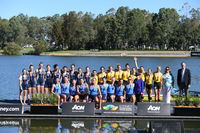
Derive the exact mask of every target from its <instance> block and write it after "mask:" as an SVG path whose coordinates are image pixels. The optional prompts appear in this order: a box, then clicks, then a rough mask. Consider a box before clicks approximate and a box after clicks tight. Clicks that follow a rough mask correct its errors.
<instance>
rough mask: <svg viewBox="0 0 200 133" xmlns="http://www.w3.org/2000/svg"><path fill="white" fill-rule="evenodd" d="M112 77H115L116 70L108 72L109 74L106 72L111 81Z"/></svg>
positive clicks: (108, 79)
mask: <svg viewBox="0 0 200 133" xmlns="http://www.w3.org/2000/svg"><path fill="white" fill-rule="evenodd" d="M112 77H115V71H110V72H107V74H106V79H107V81H109V82H111V81H112Z"/></svg>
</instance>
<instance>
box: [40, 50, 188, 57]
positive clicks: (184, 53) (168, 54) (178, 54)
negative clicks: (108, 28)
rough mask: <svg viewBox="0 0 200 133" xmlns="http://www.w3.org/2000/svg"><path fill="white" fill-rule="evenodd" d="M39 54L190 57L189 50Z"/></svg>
mask: <svg viewBox="0 0 200 133" xmlns="http://www.w3.org/2000/svg"><path fill="white" fill-rule="evenodd" d="M40 55H41V56H69V57H70V56H97V57H135V56H136V57H191V55H190V51H100V52H90V51H55V52H43V53H41V54H40Z"/></svg>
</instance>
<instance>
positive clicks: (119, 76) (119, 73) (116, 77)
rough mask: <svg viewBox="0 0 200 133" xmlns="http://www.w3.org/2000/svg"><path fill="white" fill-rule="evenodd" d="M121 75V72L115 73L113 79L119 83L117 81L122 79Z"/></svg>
mask: <svg viewBox="0 0 200 133" xmlns="http://www.w3.org/2000/svg"><path fill="white" fill-rule="evenodd" d="M122 74H123V71H122V70H121V71H116V72H115V79H116V81H119V79H122Z"/></svg>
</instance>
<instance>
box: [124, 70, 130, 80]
mask: <svg viewBox="0 0 200 133" xmlns="http://www.w3.org/2000/svg"><path fill="white" fill-rule="evenodd" d="M130 75H131V72H130V70H124V71H123V74H122V79H123V80H124V81H128V78H129V77H130Z"/></svg>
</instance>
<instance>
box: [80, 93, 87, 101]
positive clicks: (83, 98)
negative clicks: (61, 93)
mask: <svg viewBox="0 0 200 133" xmlns="http://www.w3.org/2000/svg"><path fill="white" fill-rule="evenodd" d="M79 99H80V100H87V95H86V94H84V95H79Z"/></svg>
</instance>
